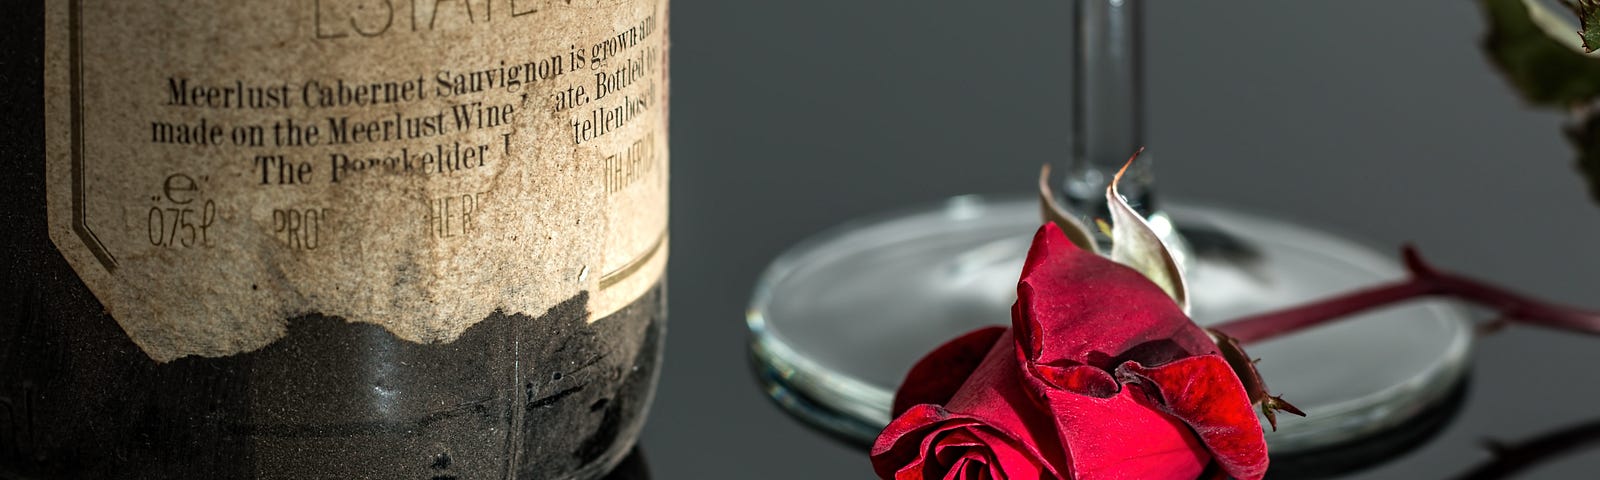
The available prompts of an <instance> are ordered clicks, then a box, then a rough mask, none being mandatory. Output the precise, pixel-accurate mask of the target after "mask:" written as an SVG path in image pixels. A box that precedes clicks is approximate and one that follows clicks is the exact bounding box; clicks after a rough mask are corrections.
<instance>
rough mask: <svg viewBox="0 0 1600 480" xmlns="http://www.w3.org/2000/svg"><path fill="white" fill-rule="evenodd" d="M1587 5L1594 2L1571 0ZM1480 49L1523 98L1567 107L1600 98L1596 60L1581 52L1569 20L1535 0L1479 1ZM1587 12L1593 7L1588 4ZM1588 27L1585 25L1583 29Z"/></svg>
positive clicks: (1597, 61) (1599, 64)
mask: <svg viewBox="0 0 1600 480" xmlns="http://www.w3.org/2000/svg"><path fill="white" fill-rule="evenodd" d="M1573 1H1580V2H1583V3H1587V4H1590V5H1591V6H1592V5H1593V4H1594V3H1595V0H1573ZM1480 3H1481V4H1482V6H1483V9H1484V14H1485V15H1487V16H1488V19H1489V35H1488V36H1487V38H1485V39H1484V50H1485V51H1486V52H1487V53H1488V54H1489V58H1490V60H1492V61H1493V62H1494V64H1495V66H1497V67H1499V68H1500V71H1501V72H1503V73H1504V74H1505V75H1506V79H1507V80H1509V81H1510V82H1511V84H1512V86H1514V87H1515V88H1516V89H1517V91H1519V92H1520V93H1521V94H1522V96H1523V98H1525V99H1527V101H1529V102H1531V103H1534V104H1537V105H1549V106H1557V107H1571V106H1574V105H1580V104H1586V103H1590V102H1593V101H1594V100H1595V99H1596V98H1600V58H1596V57H1592V56H1589V55H1585V54H1584V53H1583V52H1582V51H1580V48H1581V47H1579V46H1578V40H1579V39H1578V38H1577V36H1576V35H1573V34H1572V33H1571V32H1573V31H1575V30H1574V27H1573V26H1572V25H1570V24H1569V23H1567V22H1565V21H1563V20H1562V19H1561V18H1559V17H1557V16H1556V15H1555V14H1554V13H1552V12H1550V11H1549V10H1548V9H1545V8H1544V7H1543V6H1541V5H1540V4H1539V3H1538V1H1537V0H1480ZM1590 10H1591V11H1592V10H1593V8H1590ZM1586 30H1587V29H1586Z"/></svg>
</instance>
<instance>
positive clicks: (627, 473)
mask: <svg viewBox="0 0 1600 480" xmlns="http://www.w3.org/2000/svg"><path fill="white" fill-rule="evenodd" d="M605 480H650V465H649V464H647V463H645V461H644V449H642V448H639V447H637V446H635V447H633V450H632V451H630V452H628V456H627V457H624V458H623V459H622V463H619V464H617V468H615V469H613V470H611V473H609V474H607V475H606V476H605Z"/></svg>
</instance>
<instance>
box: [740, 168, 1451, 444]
mask: <svg viewBox="0 0 1600 480" xmlns="http://www.w3.org/2000/svg"><path fill="white" fill-rule="evenodd" d="M1163 205H1164V206H1166V207H1167V210H1166V212H1167V213H1168V214H1169V215H1170V218H1171V219H1172V220H1173V223H1174V224H1175V225H1176V226H1177V228H1178V231H1179V232H1181V233H1182V234H1183V236H1184V238H1185V239H1186V240H1187V242H1188V243H1189V251H1190V253H1191V254H1192V255H1193V256H1192V258H1190V259H1189V261H1188V262H1187V263H1186V264H1187V265H1188V267H1189V270H1188V278H1189V285H1190V291H1191V294H1190V295H1191V298H1192V303H1193V314H1194V318H1195V319H1196V321H1198V322H1199V323H1201V324H1209V323H1216V322H1220V321H1225V320H1229V319H1233V318H1237V317H1240V316H1244V315H1248V314H1252V313H1257V312H1262V311H1267V310H1272V309H1275V308H1279V307H1283V306H1288V305H1292V304H1296V303H1302V302H1305V301H1307V300H1312V299H1316V298H1321V297H1324V296H1327V295H1330V294H1333V293H1337V292H1343V291H1346V290H1351V289H1355V288H1360V287H1365V286H1371V285H1374V284H1377V283H1380V282H1384V281H1389V280H1394V279H1398V278H1401V276H1402V275H1403V274H1404V272H1403V270H1401V269H1400V268H1399V266H1398V265H1396V264H1395V262H1394V260H1393V259H1392V258H1394V256H1393V254H1391V255H1384V254H1379V253H1375V252H1373V251H1372V250H1370V249H1368V248H1365V247H1363V246H1360V245H1358V244H1356V243H1353V242H1351V241H1348V240H1344V239H1341V238H1339V237H1336V236H1333V235H1330V234H1328V233H1324V232H1320V231H1316V230H1312V229H1308V228H1305V227H1300V226H1295V225H1293V224H1290V223H1286V222H1282V221H1278V220H1272V219H1267V218H1263V217H1258V216H1253V215H1246V214H1241V213H1236V212H1232V211H1228V210H1224V209H1219V208H1213V207H1203V206H1194V205H1184V204H1182V203H1177V204H1174V203H1172V202H1165V203H1164V204H1163ZM1039 224H1040V219H1039V217H1038V206H1037V204H1036V203H1035V200H1033V199H1031V198H987V197H978V196H963V197H955V198H952V199H949V200H947V201H945V202H943V203H940V204H937V205H932V206H928V207H924V208H919V209H912V210H907V211H903V212H898V213H893V214H889V215H885V216H880V217H874V218H868V219H864V220H861V221H857V222H853V223H849V224H846V225H842V226H840V227H837V228H835V229H832V230H830V231H828V232H825V233H823V234H820V235H818V236H816V237H814V238H811V239H808V240H806V241H804V242H802V243H801V244H799V245H797V246H795V247H794V248H793V249H791V250H790V251H788V252H786V253H785V254H783V255H782V256H780V257H779V258H778V259H777V260H775V261H774V262H773V264H772V265H771V266H770V267H768V269H767V271H766V272H765V273H764V274H763V275H762V277H761V279H760V281H759V282H758V284H757V287H756V291H755V294H754V298H753V299H752V300H751V305H750V310H749V312H748V318H747V322H748V324H749V327H750V330H751V333H752V340H751V355H752V359H753V361H754V363H755V367H756V369H757V373H758V377H759V378H760V379H761V381H762V383H763V387H764V388H765V389H766V391H767V393H768V395H769V396H771V397H772V398H773V399H774V400H775V401H776V402H777V403H778V404H779V405H781V406H783V407H784V408H785V409H787V410H788V411H789V412H790V413H792V414H794V415H795V416H797V417H799V418H800V419H802V420H805V421H807V422H809V423H811V424H812V425H814V426H817V427H818V428H821V429H823V430H824V431H827V432H830V433H832V434H834V435H837V436H839V437H841V438H844V439H846V440H852V441H856V442H860V443H869V442H871V441H872V439H873V437H875V436H876V435H877V433H878V431H879V430H881V429H882V427H883V426H884V425H886V424H887V423H888V422H889V420H890V418H889V406H890V403H891V402H892V400H893V397H894V391H895V389H896V388H898V386H899V384H900V381H901V380H902V378H903V377H904V375H905V372H906V371H907V370H909V369H910V367H911V365H912V363H914V362H915V361H916V360H917V359H918V358H921V356H922V355H923V354H925V353H927V352H928V351H930V350H932V349H933V348H934V347H935V346H937V345H939V344H941V343H943V342H945V341H947V340H949V339H951V338H954V337H955V336H957V335H959V334H961V333H965V332H967V331H971V330H973V329H976V328H978V327H981V326H985V325H994V324H1002V325H1008V324H1010V307H1011V304H1012V302H1014V301H1015V299H1016V282H1017V276H1018V274H1019V273H1020V271H1021V268H1022V267H1021V265H1022V258H1023V255H1024V254H1025V253H1026V252H1027V248H1028V244H1029V240H1030V239H1031V238H1032V235H1033V233H1034V231H1035V230H1036V229H1037V228H1038V226H1039ZM1463 313H1464V312H1462V311H1461V310H1459V309H1458V308H1455V307H1454V306H1452V305H1450V304H1446V303H1442V302H1435V301H1420V302H1413V303H1407V304H1405V305H1404V306H1401V307H1395V308H1387V309H1382V310H1378V311H1375V312H1372V313H1368V314H1363V315H1360V316H1358V317H1356V318H1353V319H1350V320H1346V321H1341V322H1336V323H1334V324H1332V325H1327V326H1323V327H1319V328H1315V329H1312V330H1308V331H1305V332H1302V333H1298V334H1294V335H1290V336H1286V337H1283V338H1281V339H1276V340H1272V341H1268V342H1263V343H1260V344H1257V345H1252V346H1251V347H1250V354H1251V355H1252V356H1255V357H1259V358H1261V359H1262V360H1261V363H1260V364H1259V368H1260V370H1261V374H1262V375H1263V377H1264V378H1265V379H1266V381H1267V384H1268V386H1269V387H1271V390H1272V392H1273V393H1274V394H1278V395H1282V396H1283V397H1284V398H1285V399H1287V400H1289V401H1291V402H1293V403H1294V404H1295V405H1296V406H1299V407H1300V408H1301V409H1303V410H1305V411H1306V413H1308V414H1309V415H1308V416H1307V417H1306V418H1299V417H1294V416H1284V415H1280V416H1279V417H1278V422H1279V423H1278V430H1277V431H1276V432H1272V431H1269V432H1268V433H1267V442H1268V443H1269V445H1271V448H1272V449H1273V453H1274V454H1285V453H1293V452H1297V451H1306V450H1311V449H1316V448H1319V447H1326V446H1330V445H1336V444H1340V443H1343V442H1346V441H1349V440H1352V439H1356V438H1361V437H1364V436H1368V435H1373V434H1377V433H1381V432H1384V431H1386V430H1390V429H1393V428H1395V427H1398V426H1400V425H1402V424H1403V423H1405V422H1406V421H1407V420H1409V419H1413V418H1415V417H1417V416H1418V415H1419V414H1420V413H1422V412H1423V411H1425V410H1427V409H1429V408H1431V407H1434V406H1436V405H1438V404H1439V403H1440V402H1441V401H1442V400H1443V399H1444V398H1446V397H1447V396H1448V394H1449V393H1450V391H1451V390H1452V387H1454V386H1455V385H1457V384H1458V383H1459V381H1460V379H1461V378H1462V375H1463V373H1464V372H1465V370H1466V364H1467V362H1466V359H1467V354H1468V351H1469V349H1470V347H1471V342H1472V329H1471V328H1470V325H1469V324H1468V323H1467V322H1466V320H1465V318H1466V317H1465V316H1464V314H1463Z"/></svg>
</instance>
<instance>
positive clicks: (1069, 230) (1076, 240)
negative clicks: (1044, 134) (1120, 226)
mask: <svg viewBox="0 0 1600 480" xmlns="http://www.w3.org/2000/svg"><path fill="white" fill-rule="evenodd" d="M1039 209H1040V213H1042V214H1043V215H1044V220H1045V221H1046V222H1051V223H1055V224H1056V226H1057V227H1061V232H1062V233H1065V234H1067V239H1068V240H1072V244H1073V245H1077V246H1078V248H1081V249H1084V250H1088V251H1091V252H1095V253H1099V251H1100V248H1099V247H1098V246H1096V245H1095V241H1094V236H1093V235H1091V234H1089V229H1088V228H1085V227H1084V226H1083V222H1080V221H1078V217H1076V216H1074V215H1072V214H1069V213H1067V209H1066V208H1063V207H1062V206H1061V203H1059V202H1057V201H1056V195H1055V192H1053V191H1051V190H1050V164H1048V163H1046V164H1044V166H1043V167H1040V168H1039Z"/></svg>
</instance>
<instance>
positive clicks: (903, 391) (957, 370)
mask: <svg viewBox="0 0 1600 480" xmlns="http://www.w3.org/2000/svg"><path fill="white" fill-rule="evenodd" d="M1005 331H1006V328H1005V327H1000V326H995V327H986V328H980V329H977V330H974V331H972V332H969V333H967V334H966V335H962V336H960V337H956V339H955V340H951V341H949V342H946V343H945V344H944V345H940V346H939V348H936V349H934V350H933V352H932V353H929V354H928V355H927V356H925V357H922V359H921V360H918V361H917V364H916V365H912V366H911V371H910V372H909V373H907V374H906V379H905V381H904V382H901V383H900V390H899V391H897V392H895V395H894V408H893V409H891V410H890V412H891V414H893V415H894V416H897V417H898V416H900V414H901V413H905V411H906V410H908V409H910V408H911V407H912V406H915V405H919V404H923V403H930V404H934V405H944V404H946V403H949V402H950V397H951V396H954V395H955V393H956V389H958V388H961V384H963V383H966V381H967V377H970V376H972V371H973V370H977V369H978V364H979V363H980V362H982V361H983V357H984V355H987V354H988V353H989V350H990V349H992V348H994V345H995V340H996V339H999V338H1000V335H1001V334H1003V333H1005Z"/></svg>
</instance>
